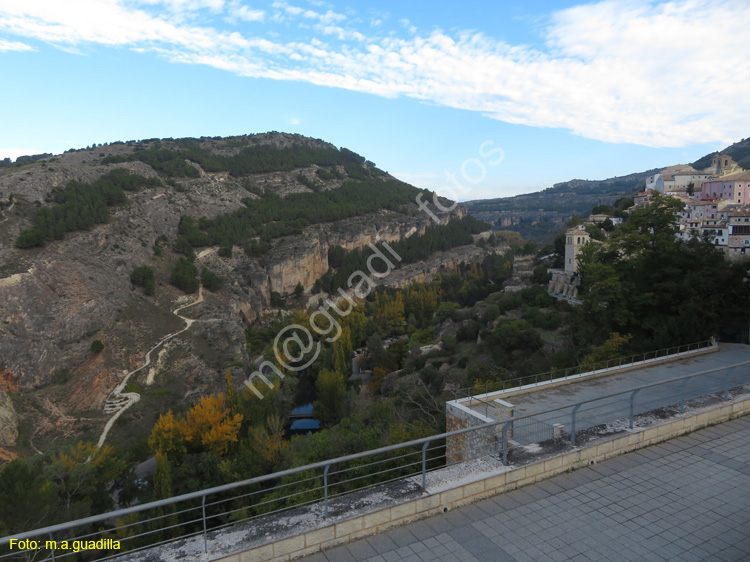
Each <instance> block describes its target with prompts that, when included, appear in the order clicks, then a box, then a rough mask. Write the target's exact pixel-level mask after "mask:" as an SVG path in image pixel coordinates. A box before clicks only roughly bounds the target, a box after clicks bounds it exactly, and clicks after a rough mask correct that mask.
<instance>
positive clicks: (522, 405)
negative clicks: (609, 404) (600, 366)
mask: <svg viewBox="0 0 750 562" xmlns="http://www.w3.org/2000/svg"><path fill="white" fill-rule="evenodd" d="M719 346H720V347H719V351H716V352H713V353H708V354H705V355H697V356H695V357H688V358H685V359H679V360H676V361H671V362H667V363H661V364H657V365H652V366H649V367H642V368H638V369H634V370H630V371H624V372H620V373H616V374H611V375H604V376H597V377H592V378H589V379H587V378H585V377H584V378H582V379H577V380H574V381H571V382H569V383H567V384H564V385H561V386H557V387H554V388H547V389H545V388H544V386H541V387H539V389H533V388H532V389H530V391H526V392H525V393H523V394H514V393H513V390H516V389H511V390H509V391H506V392H505V393H502V392H495V393H490V395H488V398H486V399H483V400H482V399H480V400H482V401H481V402H480V401H479V400H474V401H472V402H471V403H470V402H463V404H464V405H465V406H469V404H471V406H470V407H471V408H472V410H474V411H476V412H478V413H480V414H482V415H488V417H490V418H493V413H494V406H493V405H492V404H493V402H492V401H493V400H494V399H495V398H501V399H503V400H507V401H508V402H510V403H512V404H513V406H514V407H515V415H517V416H520V415H523V414H531V413H534V412H540V411H543V410H550V409H554V408H560V407H564V406H566V405H568V404H572V403H575V402H583V401H585V400H594V399H596V398H597V397H599V396H606V395H608V394H614V393H616V392H624V391H627V390H630V389H632V388H633V387H636V386H639V385H644V384H649V383H655V382H659V381H665V380H668V379H672V378H675V377H679V376H683V375H689V374H690V373H698V372H700V371H707V370H710V369H716V368H719V367H725V366H727V365H732V364H735V363H741V362H742V361H748V360H750V345H744V344H730V343H722V344H719ZM716 380H717V381H718V382H717V384H720V381H721V375H716ZM673 392H674V389H670V388H668V387H665V388H664V389H662V390H661V393H662V394H663V395H664V398H663V400H660V399H659V396H658V394H659V392H658V391H656V396H654V397H652V398H651V399H650V405H651V406H652V407H653V408H657V407H659V406H663V405H666V404H670V403H673V402H674V394H673ZM700 394H702V393H701V392H699V393H697V395H700ZM483 402H486V403H487V404H485V403H483ZM611 412H612V410H611V408H609V409H608V410H607V415H608V416H609V419H611ZM602 414H604V412H602ZM624 414H625V411H623V415H624ZM558 415H559V414H549V415H547V416H540V418H538V419H541V420H545V421H549V422H555V421H561V420H559V419H557V417H558ZM590 417H591V419H590V420H589V421H590V423H589V424H588V425H593V424H594V423H600V422H601V421H607V420H606V419H605V417H607V416H597V414H596V413H594V414H593V415H592V416H590ZM598 417H601V419H597V418H598ZM583 425H584V424H581V426H580V427H583Z"/></svg>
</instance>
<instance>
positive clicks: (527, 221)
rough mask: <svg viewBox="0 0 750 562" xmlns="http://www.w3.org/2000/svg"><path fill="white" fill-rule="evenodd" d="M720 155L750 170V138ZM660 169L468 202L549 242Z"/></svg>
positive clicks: (499, 224) (502, 224)
mask: <svg viewBox="0 0 750 562" xmlns="http://www.w3.org/2000/svg"><path fill="white" fill-rule="evenodd" d="M716 154H717V152H712V153H711V154H707V155H705V156H703V157H702V158H700V159H698V160H696V161H695V162H693V163H692V164H691V165H692V166H693V167H694V168H695V169H697V170H703V169H705V168H707V167H709V166H710V165H711V160H712V158H713V157H714V155H716ZM718 154H726V155H729V156H731V157H732V158H733V159H734V160H735V162H737V163H738V164H740V166H742V167H743V168H745V169H750V138H748V139H742V140H741V141H740V142H737V143H735V144H733V145H731V146H728V147H726V148H725V149H723V150H721V151H720V152H718ZM659 170H661V168H654V169H652V170H645V171H643V172H636V173H633V174H629V175H627V176H618V177H614V178H609V179H606V180H580V179H574V180H570V181H566V182H562V183H556V184H555V185H553V186H552V187H549V188H547V189H544V190H542V191H537V192H534V193H525V194H523V195H516V196H515V197H500V198H497V199H480V200H476V201H468V202H466V203H464V205H465V206H466V207H467V209H469V212H470V213H471V214H472V215H473V216H475V217H476V218H478V219H481V220H484V221H486V222H488V223H490V224H492V225H494V227H495V228H496V229H499V230H514V231H516V232H518V233H520V234H521V235H522V236H523V237H524V238H526V239H529V240H535V241H537V242H549V241H551V240H552V239H553V238H554V237H555V235H556V234H557V233H558V232H559V231H560V230H561V229H562V228H563V227H564V225H565V221H567V220H568V219H569V218H570V217H571V216H572V215H579V216H584V217H585V216H588V214H589V213H590V212H591V209H592V208H594V207H595V206H597V205H601V204H605V205H611V204H612V203H614V202H615V201H617V200H618V199H620V198H623V197H632V196H633V195H634V194H635V193H637V192H638V191H639V190H640V189H643V188H644V187H645V183H646V178H647V177H648V176H650V175H653V174H654V173H656V172H658V171H659Z"/></svg>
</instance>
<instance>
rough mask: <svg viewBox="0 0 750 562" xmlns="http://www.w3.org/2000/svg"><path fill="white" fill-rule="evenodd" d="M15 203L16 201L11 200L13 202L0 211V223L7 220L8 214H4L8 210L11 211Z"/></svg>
mask: <svg viewBox="0 0 750 562" xmlns="http://www.w3.org/2000/svg"><path fill="white" fill-rule="evenodd" d="M15 204H16V202H15V201H13V203H11V204H10V207H8V208H7V209H5V211H0V215H2V216H3V220H1V221H0V224H2V223H4V222H5V221H7V220H8V215H6V214H5V213H6V212H9V211H12V210H13V207H14V206H15Z"/></svg>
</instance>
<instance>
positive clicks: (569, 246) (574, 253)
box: [565, 225, 591, 275]
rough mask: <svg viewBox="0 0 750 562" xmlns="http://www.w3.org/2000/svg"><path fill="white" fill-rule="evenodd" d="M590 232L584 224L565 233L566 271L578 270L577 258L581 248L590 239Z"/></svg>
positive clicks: (574, 271) (569, 272)
mask: <svg viewBox="0 0 750 562" xmlns="http://www.w3.org/2000/svg"><path fill="white" fill-rule="evenodd" d="M590 239H591V238H590V236H589V233H588V232H586V229H585V228H584V226H583V225H578V226H574V227H573V228H570V229H568V231H567V232H566V233H565V273H567V274H571V275H572V274H573V273H577V272H578V263H576V258H577V257H578V253H579V252H580V251H581V248H582V247H583V246H584V245H585V244H587V243H588V242H589V240H590Z"/></svg>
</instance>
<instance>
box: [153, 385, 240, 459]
mask: <svg viewBox="0 0 750 562" xmlns="http://www.w3.org/2000/svg"><path fill="white" fill-rule="evenodd" d="M241 423H242V414H235V415H234V416H232V412H231V410H230V409H229V408H227V407H226V405H225V403H224V395H223V394H219V395H218V396H203V397H201V399H200V402H198V403H197V404H195V405H193V407H192V408H190V410H189V411H188V413H187V416H186V418H185V419H181V418H175V416H174V414H173V413H172V411H171V410H170V411H169V412H167V413H166V414H163V415H161V416H159V421H157V422H156V425H154V428H153V430H152V431H151V437H150V438H149V440H148V444H149V446H150V447H151V449H152V450H153V451H154V452H157V453H162V454H165V453H171V452H175V453H178V454H179V453H185V452H187V451H188V450H189V451H190V452H202V451H207V452H210V453H213V454H214V455H216V456H219V457H220V456H223V455H225V454H226V453H227V451H228V450H229V446H230V445H231V444H232V443H234V442H236V441H237V434H238V432H239V429H240V424H241Z"/></svg>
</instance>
